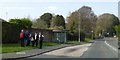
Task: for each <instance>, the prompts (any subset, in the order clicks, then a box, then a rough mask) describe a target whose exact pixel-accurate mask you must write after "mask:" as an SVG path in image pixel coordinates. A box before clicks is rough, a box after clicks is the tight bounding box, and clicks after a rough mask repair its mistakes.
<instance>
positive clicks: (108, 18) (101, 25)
mask: <svg viewBox="0 0 120 60" xmlns="http://www.w3.org/2000/svg"><path fill="white" fill-rule="evenodd" d="M96 24H97V26H96V34H98V33H101V32H102V33H110V34H112V33H115V30H114V26H115V25H118V24H119V19H118V18H117V17H116V16H115V15H113V14H109V13H104V14H102V15H100V16H99V17H98V20H97V23H96Z"/></svg>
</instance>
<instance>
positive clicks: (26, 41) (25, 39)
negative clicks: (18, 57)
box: [24, 31, 29, 46]
mask: <svg viewBox="0 0 120 60" xmlns="http://www.w3.org/2000/svg"><path fill="white" fill-rule="evenodd" d="M28 40H29V33H28V31H26V32H25V33H24V44H25V46H27V44H28Z"/></svg>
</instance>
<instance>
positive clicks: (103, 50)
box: [81, 39, 118, 58]
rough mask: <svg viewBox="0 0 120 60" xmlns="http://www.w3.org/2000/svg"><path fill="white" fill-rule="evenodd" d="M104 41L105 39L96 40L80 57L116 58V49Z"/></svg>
mask: <svg viewBox="0 0 120 60" xmlns="http://www.w3.org/2000/svg"><path fill="white" fill-rule="evenodd" d="M111 41H112V40H111ZM113 41H114V40H113ZM105 42H106V39H98V40H96V41H95V43H94V44H92V45H91V47H90V48H89V49H88V50H87V51H86V52H85V53H84V54H83V55H82V56H81V58H118V49H117V48H116V49H114V48H112V47H110V46H111V45H110V46H109V45H107V44H106V43H105ZM113 44H114V43H113ZM116 45H117V44H116Z"/></svg>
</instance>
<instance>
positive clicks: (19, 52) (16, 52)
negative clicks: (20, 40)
mask: <svg viewBox="0 0 120 60" xmlns="http://www.w3.org/2000/svg"><path fill="white" fill-rule="evenodd" d="M16 54H26V53H25V52H16Z"/></svg>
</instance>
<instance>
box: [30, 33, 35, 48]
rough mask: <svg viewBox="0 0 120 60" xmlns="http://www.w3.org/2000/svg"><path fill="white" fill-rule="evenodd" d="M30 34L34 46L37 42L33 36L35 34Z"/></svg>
mask: <svg viewBox="0 0 120 60" xmlns="http://www.w3.org/2000/svg"><path fill="white" fill-rule="evenodd" d="M30 36H31V38H30V40H31V43H32V47H34V44H35V40H34V37H33V35H32V34H30Z"/></svg>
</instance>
